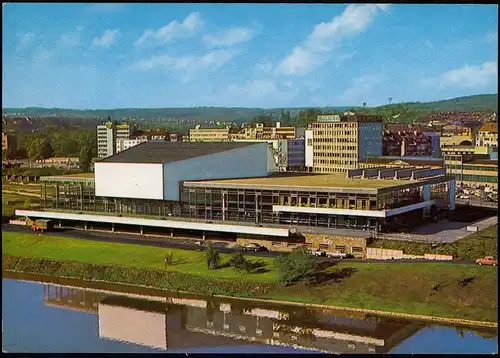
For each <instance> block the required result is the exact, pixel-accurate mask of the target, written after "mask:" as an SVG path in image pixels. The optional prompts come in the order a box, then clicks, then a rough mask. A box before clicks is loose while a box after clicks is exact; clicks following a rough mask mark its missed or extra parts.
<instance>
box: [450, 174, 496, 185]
mask: <svg viewBox="0 0 500 358" xmlns="http://www.w3.org/2000/svg"><path fill="white" fill-rule="evenodd" d="M458 179H459V180H462V181H471V182H479V183H498V176H486V175H470V174H464V175H462V176H461V178H460V177H459V178H458Z"/></svg>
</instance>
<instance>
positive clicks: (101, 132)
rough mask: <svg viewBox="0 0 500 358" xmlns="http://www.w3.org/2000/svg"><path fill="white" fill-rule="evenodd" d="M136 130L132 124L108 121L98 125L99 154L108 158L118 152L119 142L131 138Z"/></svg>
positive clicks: (100, 156) (99, 156)
mask: <svg viewBox="0 0 500 358" xmlns="http://www.w3.org/2000/svg"><path fill="white" fill-rule="evenodd" d="M133 130H134V126H133V125H132V124H127V123H123V124H114V123H113V122H107V123H104V124H100V125H98V126H97V156H98V158H106V157H109V156H111V155H114V154H116V152H117V142H120V146H121V140H125V139H130V137H131V134H132V132H133Z"/></svg>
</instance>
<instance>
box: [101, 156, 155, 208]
mask: <svg viewBox="0 0 500 358" xmlns="http://www.w3.org/2000/svg"><path fill="white" fill-rule="evenodd" d="M94 172H95V173H94V174H95V195H96V196H109V197H113V198H137V199H155V200H163V168H162V165H161V164H138V163H106V162H96V163H95V168H94Z"/></svg>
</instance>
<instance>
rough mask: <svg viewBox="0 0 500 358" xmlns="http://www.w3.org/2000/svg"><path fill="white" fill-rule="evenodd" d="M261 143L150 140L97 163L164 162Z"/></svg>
mask: <svg viewBox="0 0 500 358" xmlns="http://www.w3.org/2000/svg"><path fill="white" fill-rule="evenodd" d="M256 144H260V143H247V142H164V141H158V142H155V141H150V142H144V143H141V144H138V145H136V146H133V147H131V148H128V149H125V150H124V151H121V152H120V153H117V154H115V155H112V156H110V157H107V158H105V159H101V160H99V161H98V162H97V163H154V164H163V163H171V162H177V161H180V160H185V159H191V158H196V157H202V156H205V155H209V154H215V153H219V152H225V151H228V150H232V149H237V148H243V147H247V146H250V145H256Z"/></svg>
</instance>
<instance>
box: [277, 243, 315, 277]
mask: <svg viewBox="0 0 500 358" xmlns="http://www.w3.org/2000/svg"><path fill="white" fill-rule="evenodd" d="M275 266H276V267H277V268H278V283H279V284H281V285H283V286H287V285H290V284H292V283H294V282H297V281H306V282H307V281H308V280H309V277H310V275H311V273H313V271H314V256H312V255H311V254H310V253H309V250H308V249H307V247H305V246H301V247H298V248H296V249H294V250H293V251H292V253H291V254H289V255H287V256H285V255H281V256H278V257H277V258H276V259H275Z"/></svg>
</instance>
